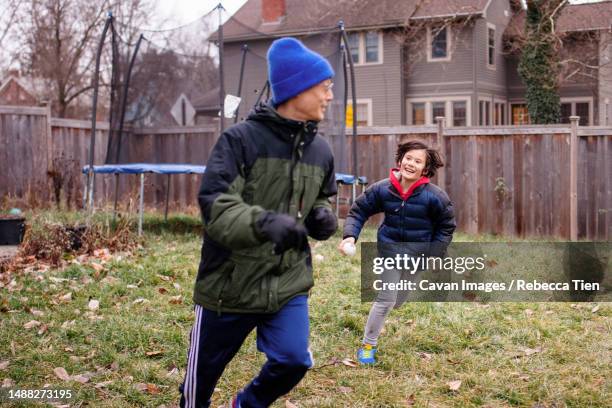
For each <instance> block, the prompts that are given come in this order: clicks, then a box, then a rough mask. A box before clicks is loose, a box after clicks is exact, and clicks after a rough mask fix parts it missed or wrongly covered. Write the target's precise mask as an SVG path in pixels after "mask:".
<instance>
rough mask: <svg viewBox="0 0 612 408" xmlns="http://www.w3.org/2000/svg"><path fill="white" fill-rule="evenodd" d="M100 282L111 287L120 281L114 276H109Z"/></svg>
mask: <svg viewBox="0 0 612 408" xmlns="http://www.w3.org/2000/svg"><path fill="white" fill-rule="evenodd" d="M100 282H103V283H107V284H109V285H114V284H115V283H117V282H119V279H117V278H115V277H114V276H107V277H105V278H104V279H102V280H101V281H100Z"/></svg>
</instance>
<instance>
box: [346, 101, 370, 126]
mask: <svg viewBox="0 0 612 408" xmlns="http://www.w3.org/2000/svg"><path fill="white" fill-rule="evenodd" d="M360 104H365V105H366V106H367V107H368V118H367V125H366V126H373V123H374V114H373V112H372V98H357V105H360ZM347 106H353V101H352V100H351V99H350V98H349V100H348V101H347Z"/></svg>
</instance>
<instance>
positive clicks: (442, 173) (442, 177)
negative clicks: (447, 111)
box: [436, 116, 447, 190]
mask: <svg viewBox="0 0 612 408" xmlns="http://www.w3.org/2000/svg"><path fill="white" fill-rule="evenodd" d="M436 123H437V124H438V133H437V139H436V142H437V143H438V147H439V149H440V155H441V156H442V160H444V165H445V167H442V168H441V169H440V170H439V171H438V185H439V186H440V188H442V189H443V190H446V170H445V169H446V166H447V162H446V143H444V116H436Z"/></svg>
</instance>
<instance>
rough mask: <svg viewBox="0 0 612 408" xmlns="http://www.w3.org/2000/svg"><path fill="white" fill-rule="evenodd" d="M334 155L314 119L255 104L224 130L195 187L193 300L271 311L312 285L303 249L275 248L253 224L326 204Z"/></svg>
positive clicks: (221, 307)
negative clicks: (198, 236) (198, 229)
mask: <svg viewBox="0 0 612 408" xmlns="http://www.w3.org/2000/svg"><path fill="white" fill-rule="evenodd" d="M334 194H336V182H335V173H334V161H333V156H332V152H331V149H330V147H329V145H328V144H327V142H326V141H325V140H324V139H323V138H322V137H321V136H320V135H318V134H317V124H316V123H315V122H297V121H293V120H289V119H285V118H283V117H281V116H280V115H279V114H278V113H277V112H276V111H275V110H274V108H272V107H271V106H269V105H267V104H260V105H259V106H257V107H256V108H255V109H254V111H253V112H252V113H251V114H250V115H249V117H248V118H247V120H245V121H244V122H241V123H239V124H236V125H234V126H232V127H230V128H228V129H227V130H225V131H224V132H223V133H222V134H221V136H220V138H219V140H218V141H217V143H216V145H215V147H214V148H213V151H212V153H211V156H210V159H209V160H208V163H207V166H206V173H205V174H204V177H203V179H202V186H201V188H200V192H199V194H198V200H199V204H200V208H201V210H202V216H203V219H204V242H203V245H202V258H201V261H200V267H199V271H198V276H197V279H196V284H195V290H194V301H195V303H197V304H199V305H201V306H203V307H205V308H207V309H211V310H216V311H218V312H219V313H221V312H236V313H274V312H276V311H278V310H279V309H280V308H281V307H282V306H283V305H284V304H285V303H287V302H288V301H289V300H290V299H291V298H293V297H295V296H297V295H300V294H308V291H309V289H310V288H311V287H312V286H313V283H314V282H313V276H312V259H311V256H310V249H309V248H307V249H306V250H301V251H300V250H297V249H291V250H288V251H286V252H284V253H283V254H282V255H275V254H274V251H273V244H272V242H270V241H267V240H266V239H265V238H264V237H263V236H262V234H261V232H260V231H258V229H257V223H256V221H257V219H258V217H259V216H260V215H261V214H262V213H263V212H264V211H274V212H278V213H285V214H289V215H291V216H294V217H296V219H297V220H298V222H299V223H302V224H303V223H304V219H305V218H306V217H307V215H308V214H309V213H310V211H312V210H313V209H314V208H317V207H327V208H331V205H330V201H329V197H330V196H332V195H334Z"/></svg>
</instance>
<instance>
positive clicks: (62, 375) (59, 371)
mask: <svg viewBox="0 0 612 408" xmlns="http://www.w3.org/2000/svg"><path fill="white" fill-rule="evenodd" d="M53 373H54V374H55V375H56V376H57V377H58V378H59V379H60V380H64V381H69V380H70V376H69V375H68V372H67V371H66V369H65V368H64V367H56V368H54V369H53Z"/></svg>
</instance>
